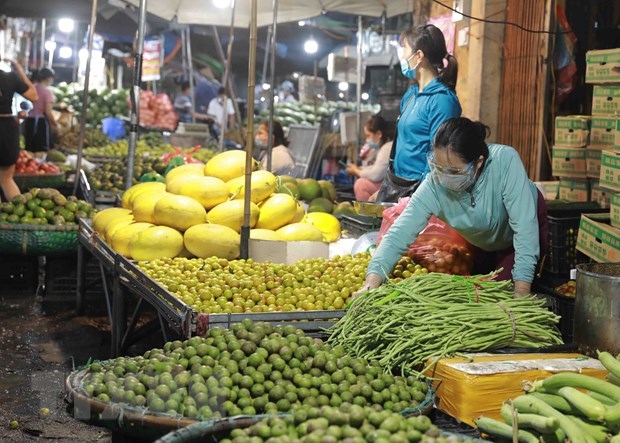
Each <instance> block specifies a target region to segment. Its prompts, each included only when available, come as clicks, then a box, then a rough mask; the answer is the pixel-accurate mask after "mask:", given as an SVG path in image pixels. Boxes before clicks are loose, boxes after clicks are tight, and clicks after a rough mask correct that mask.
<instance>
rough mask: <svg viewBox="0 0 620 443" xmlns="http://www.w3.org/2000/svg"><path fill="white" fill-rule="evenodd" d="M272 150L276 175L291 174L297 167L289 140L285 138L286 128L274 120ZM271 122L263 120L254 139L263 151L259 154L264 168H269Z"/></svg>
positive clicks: (272, 170) (272, 160) (273, 168)
mask: <svg viewBox="0 0 620 443" xmlns="http://www.w3.org/2000/svg"><path fill="white" fill-rule="evenodd" d="M271 134H272V136H271V140H272V146H273V148H272V150H271V170H270V171H271V172H272V173H274V174H275V175H291V174H292V173H293V170H294V169H295V159H294V158H293V154H292V153H291V151H290V149H289V148H287V146H288V142H287V141H286V138H284V130H283V129H282V125H281V124H280V123H279V122H277V121H275V120H274V122H273V131H272V132H271ZM268 136H269V122H268V121H263V122H261V123H260V125H259V126H258V130H257V131H256V137H255V139H254V141H255V144H256V146H257V148H258V149H262V150H263V151H262V152H261V153H260V155H259V159H260V162H261V165H262V166H263V169H267V146H268V143H269V139H268Z"/></svg>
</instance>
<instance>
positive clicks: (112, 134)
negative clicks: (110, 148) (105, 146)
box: [101, 117, 125, 141]
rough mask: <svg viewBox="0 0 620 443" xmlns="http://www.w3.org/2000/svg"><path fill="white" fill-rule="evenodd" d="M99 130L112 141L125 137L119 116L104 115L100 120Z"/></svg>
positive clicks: (123, 126) (123, 125)
mask: <svg viewBox="0 0 620 443" xmlns="http://www.w3.org/2000/svg"><path fill="white" fill-rule="evenodd" d="M101 131H102V132H103V133H104V134H105V135H107V136H108V138H109V139H110V140H112V141H116V140H120V139H121V138H124V137H125V123H123V121H122V120H121V119H120V118H116V117H106V118H104V119H103V120H101Z"/></svg>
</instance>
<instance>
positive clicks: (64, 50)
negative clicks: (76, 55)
mask: <svg viewBox="0 0 620 443" xmlns="http://www.w3.org/2000/svg"><path fill="white" fill-rule="evenodd" d="M72 55H73V49H71V46H61V47H60V49H59V50H58V57H60V58H64V59H67V58H71V56H72Z"/></svg>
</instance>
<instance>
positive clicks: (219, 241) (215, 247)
mask: <svg viewBox="0 0 620 443" xmlns="http://www.w3.org/2000/svg"><path fill="white" fill-rule="evenodd" d="M183 241H184V243H185V248H187V250H188V251H189V252H191V253H192V254H194V255H195V256H196V257H199V258H207V257H213V256H216V257H220V258H225V259H228V260H233V259H235V258H237V257H239V245H240V242H241V237H240V236H239V234H238V233H237V232H235V231H234V230H232V229H231V228H229V227H227V226H222V225H217V224H214V223H203V224H200V225H195V226H192V227H191V228H189V229H188V230H187V231H185V234H184V236H183Z"/></svg>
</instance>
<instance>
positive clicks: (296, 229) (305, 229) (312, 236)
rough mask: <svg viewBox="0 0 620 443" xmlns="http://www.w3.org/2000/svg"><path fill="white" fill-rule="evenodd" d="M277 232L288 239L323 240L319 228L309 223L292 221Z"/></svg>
mask: <svg viewBox="0 0 620 443" xmlns="http://www.w3.org/2000/svg"><path fill="white" fill-rule="evenodd" d="M276 232H277V233H278V234H279V235H280V236H281V237H282V240H286V241H323V233H322V232H321V231H320V230H319V228H317V227H315V226H312V225H311V224H308V223H291V224H290V225H286V226H283V227H281V228H280V229H278V230H277V231H276Z"/></svg>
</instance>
